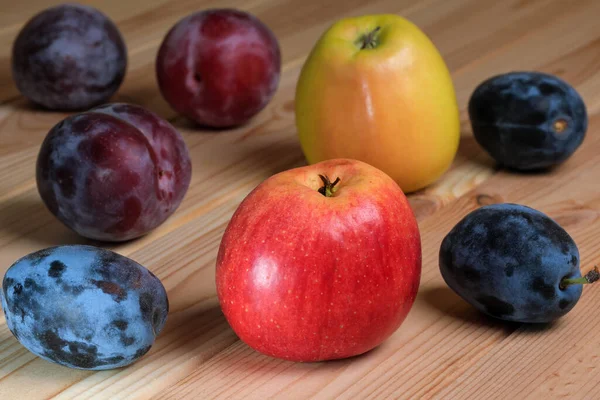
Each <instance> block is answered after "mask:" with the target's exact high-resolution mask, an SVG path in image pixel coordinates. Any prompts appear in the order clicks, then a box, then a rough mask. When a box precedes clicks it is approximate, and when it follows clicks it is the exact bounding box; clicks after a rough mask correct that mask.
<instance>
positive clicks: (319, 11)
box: [0, 0, 600, 399]
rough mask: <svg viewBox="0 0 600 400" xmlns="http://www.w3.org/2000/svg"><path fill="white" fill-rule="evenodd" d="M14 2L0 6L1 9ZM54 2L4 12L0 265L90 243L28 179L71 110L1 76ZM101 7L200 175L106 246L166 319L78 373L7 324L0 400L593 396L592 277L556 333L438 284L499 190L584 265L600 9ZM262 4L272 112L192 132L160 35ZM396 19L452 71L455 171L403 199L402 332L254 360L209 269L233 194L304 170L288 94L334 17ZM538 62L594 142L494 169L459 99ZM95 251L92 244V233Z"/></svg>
mask: <svg viewBox="0 0 600 400" xmlns="http://www.w3.org/2000/svg"><path fill="white" fill-rule="evenodd" d="M7 3H8V2H7ZM58 3H59V2H58V1H54V2H53V1H47V0H29V1H24V2H18V3H15V4H7V5H3V6H2V10H3V11H2V13H0V271H1V272H2V273H4V271H5V270H6V269H7V268H8V267H9V266H10V265H11V264H12V262H13V261H14V260H16V259H17V258H18V257H21V256H23V255H24V254H27V253H29V252H31V251H34V250H38V249H40V248H43V247H47V246H50V245H55V244H65V243H91V242H89V241H86V240H84V239H82V238H79V237H78V236H76V235H75V234H73V233H72V232H70V231H68V230H67V229H66V228H64V227H63V226H62V225H61V224H60V223H59V222H57V221H56V220H55V219H54V218H53V217H52V216H51V215H50V213H49V212H48V211H47V210H46V209H45V207H44V206H43V204H42V203H41V201H40V199H39V196H38V194H37V190H36V187H35V180H34V163H35V158H36V156H37V151H38V149H39V145H40V143H41V141H42V140H43V138H44V136H45V134H46V133H47V132H48V130H49V129H50V128H51V127H52V126H53V125H54V124H56V123H57V122H58V121H60V120H61V119H62V118H64V117H65V116H66V115H67V114H64V113H56V112H47V111H42V110H39V109H36V108H34V107H32V106H31V105H30V104H29V103H28V102H27V101H26V100H24V99H23V98H22V97H20V96H19V94H18V92H17V90H16V88H15V87H14V84H13V82H12V79H11V76H10V49H11V45H12V41H13V40H14V37H15V35H16V34H17V33H18V31H19V29H20V28H21V27H22V26H23V24H24V23H25V22H26V21H27V20H28V19H29V18H30V17H31V16H32V15H33V14H34V13H35V12H37V11H39V10H41V9H43V8H45V7H48V6H50V5H52V4H58ZM84 3H86V4H90V5H94V6H96V7H98V8H100V9H101V10H103V11H104V12H105V13H106V14H108V15H109V16H110V17H111V18H112V19H113V20H114V21H115V22H116V23H117V25H118V26H119V28H120V29H121V31H122V33H123V35H124V37H125V39H126V42H127V46H128V51H129V67H128V73H127V77H126V80H125V82H124V84H123V86H122V88H121V90H120V91H119V93H118V94H117V95H116V96H115V98H114V100H115V101H127V102H133V103H137V104H141V105H143V106H145V107H148V108H149V109H151V110H152V111H154V112H157V113H159V114H160V115H162V116H163V117H165V118H168V119H169V120H170V121H171V122H172V123H173V124H174V125H175V126H176V127H177V128H178V129H179V130H180V131H181V132H182V134H183V135H184V138H185V140H186V142H187V144H188V146H189V148H190V152H191V155H192V159H193V179H192V184H191V187H190V190H189V192H188V194H187V196H186V198H185V200H184V202H183V203H182V205H181V207H180V208H179V210H178V211H177V213H175V214H174V215H173V216H172V217H171V218H170V219H169V220H168V221H167V222H166V223H165V224H163V225H162V226H161V227H159V228H157V229H156V230H155V231H154V232H152V233H151V234H149V235H147V236H145V237H143V238H141V239H139V240H136V241H133V242H129V243H126V244H121V245H114V246H110V248H111V249H113V250H116V251H118V252H119V253H121V254H124V255H127V256H129V257H132V258H133V259H135V260H136V261H138V262H140V263H142V264H143V265H145V266H146V267H148V268H149V269H151V270H152V271H153V272H154V273H156V274H157V276H159V278H161V280H162V281H163V283H164V284H165V287H166V288H167V290H168V293H169V299H170V302H171V312H170V315H169V319H168V323H167V326H166V328H165V330H164V331H163V333H162V334H161V335H160V336H159V338H158V340H157V342H156V344H155V346H154V347H153V348H152V350H151V351H150V352H149V353H148V354H147V355H146V356H145V357H143V358H142V359H141V360H140V361H139V362H137V363H135V364H134V365H132V366H130V367H128V368H124V369H120V370H114V371H102V372H96V373H93V372H87V371H78V370H71V369H67V368H63V367H60V366H57V365H54V364H51V363H48V362H46V361H43V360H41V359H39V358H37V357H35V356H34V355H32V354H31V353H29V352H28V351H27V350H25V349H24V348H23V347H22V346H21V345H20V344H19V343H18V342H17V340H16V339H15V338H14V337H13V336H12V335H11V333H10V331H9V330H8V328H7V327H6V324H5V321H4V319H3V318H2V320H1V321H0V398H3V399H12V398H27V399H37V398H40V399H42V398H50V397H56V398H65V399H67V398H110V399H113V398H151V397H152V398H157V399H164V398H177V399H182V398H195V399H198V398H202V399H205V398H207V399H208V398H244V399H266V398H285V399H303V398H324V399H325V398H347V399H358V398H373V399H381V398H407V399H412V398H439V399H448V398H452V399H462V398H482V399H484V398H485V399H492V398H499V399H500V398H517V399H520V398H532V399H537V398H563V397H565V398H581V399H593V398H600V388H598V386H597V385H596V382H595V379H594V378H595V377H596V373H597V371H596V368H597V364H598V362H597V361H598V359H599V357H600V350H599V349H598V346H597V344H596V343H595V340H594V336H595V335H594V333H595V332H597V331H598V329H600V317H598V316H596V315H595V314H594V312H593V310H594V305H595V304H597V303H598V302H599V301H600V291H598V289H597V288H595V287H589V288H585V289H584V294H583V296H582V298H581V300H580V303H579V304H578V305H577V306H576V308H575V309H574V310H573V311H572V312H570V313H569V314H568V315H567V316H566V317H564V318H562V319H561V320H559V321H557V322H556V323H554V324H552V325H550V326H544V327H531V326H526V325H520V324H503V323H499V322H497V321H494V320H491V319H488V318H486V317H484V316H482V315H480V314H479V313H477V312H475V311H474V310H473V309H472V308H471V307H470V306H468V305H467V304H466V303H465V302H463V301H462V300H461V299H460V298H459V297H458V296H457V295H455V294H454V293H453V292H452V291H450V290H449V289H448V288H447V287H446V286H445V285H444V283H443V281H442V279H441V277H440V274H439V271H438V266H437V252H438V249H439V244H440V242H441V239H442V238H443V236H444V235H445V234H446V233H447V232H448V231H449V229H450V228H451V227H452V226H453V225H454V224H455V223H456V222H457V221H458V220H459V219H460V218H462V216H464V215H465V214H466V213H467V212H469V211H470V210H473V209H475V208H477V207H479V206H481V205H484V204H490V203H495V202H502V201H510V202H518V203H523V204H527V205H530V206H532V207H535V208H537V209H539V210H541V211H544V212H546V213H548V214H549V215H551V216H552V217H554V218H556V219H557V220H558V221H559V222H560V223H561V224H562V225H563V226H564V227H565V229H567V231H568V232H569V233H570V234H571V235H572V236H573V237H574V239H575V240H576V241H577V243H578V246H579V249H580V252H581V255H582V262H583V264H584V265H587V264H591V263H593V262H594V261H595V260H597V259H598V258H599V256H600V237H598V236H597V235H595V229H594V228H595V226H596V225H597V221H598V219H599V216H600V194H599V193H600V181H598V179H597V176H598V174H599V173H600V152H599V151H598V149H599V148H600V137H599V136H598V134H597V132H598V130H599V129H600V95H599V94H598V93H600V73H598V70H599V68H600V25H598V23H597V16H598V15H600V2H598V1H596V0H577V1H575V2H571V3H570V4H569V6H566V5H565V3H564V2H563V1H561V0H510V1H503V2H497V1H493V0H450V1H449V0H420V1H417V0H374V1H370V2H364V1H362V0H331V1H328V2H323V1H316V0H302V1H299V0H235V1H216V0H214V1H208V0H205V1H201V0H200V1H198V0H196V1H194V0H181V1H174V0H172V1H170V0H149V1H139V0H136V1H131V2H124V1H117V0H105V1H86V2H84ZM217 6H218V7H225V6H227V7H236V8H240V9H244V10H248V11H250V12H252V13H254V14H256V15H257V16H258V17H259V18H261V19H262V20H263V21H264V22H265V23H267V24H268V25H269V26H270V27H271V28H272V29H273V31H274V32H275V34H276V35H277V37H278V39H279V41H280V44H281V47H282V54H283V75H282V81H281V84H280V87H279V90H278V92H277V94H276V96H275V98H274V99H273V101H272V102H271V103H270V105H269V106H268V107H267V108H266V109H265V110H264V111H263V112H261V113H260V114H259V115H258V116H257V117H256V118H255V119H253V120H252V121H251V122H250V123H249V124H247V125H246V126H244V127H240V128H237V129H232V130H229V131H223V132H218V133H215V132H209V131H203V130H199V129H198V128H196V127H194V126H192V125H191V124H190V123H189V122H187V121H186V120H185V119H184V118H181V117H179V116H178V115H176V114H175V113H174V112H173V110H171V109H170V107H169V106H168V105H167V104H166V103H165V101H164V100H163V99H162V97H161V96H160V93H159V92H158V89H157V86H156V82H155V78H154V57H155V55H156V51H157V48H158V46H159V44H160V41H161V40H162V37H163V36H164V34H165V33H166V31H167V30H168V29H169V28H170V27H171V26H172V25H173V24H174V23H175V22H176V21H177V20H179V19H180V18H182V17H183V16H185V15H187V14H189V13H191V12H193V11H197V10H200V9H204V8H210V7H217ZM382 12H386V13H397V14H400V15H403V16H406V17H408V18H409V19H411V20H412V21H414V22H415V23H416V24H417V25H418V26H420V27H421V28H422V29H423V30H424V31H425V32H426V33H427V34H428V35H429V36H430V37H431V39H432V40H433V42H434V43H435V44H436V46H438V48H439V49H440V51H441V53H442V55H443V56H444V58H445V60H446V61H447V63H448V66H449V67H450V69H451V72H452V77H453V79H454V82H455V86H456V91H457V98H458V101H459V105H460V107H461V115H462V140H461V145H460V149H459V152H458V154H457V157H456V159H455V161H454V163H453V166H452V168H451V169H450V170H449V171H448V172H447V173H446V174H445V175H444V176H443V177H442V178H441V179H440V180H439V181H438V182H436V183H435V184H434V185H432V186H431V187H429V188H427V189H425V190H423V191H421V192H419V193H415V194H412V195H410V196H409V200H410V202H411V205H412V206H413V208H414V210H415V213H416V215H417V218H418V220H419V226H420V229H421V233H422V241H423V276H422V281H421V287H420V290H419V295H418V298H417V300H416V302H415V305H414V307H413V309H412V310H411V313H410V314H409V317H408V319H407V320H406V322H405V323H404V324H403V325H402V326H401V328H400V329H399V330H398V331H397V332H396V333H395V334H394V335H393V336H392V337H391V338H390V339H389V340H387V341H386V342H385V343H384V344H382V345H381V346H380V347H378V348H377V349H375V350H373V351H371V352H369V353H367V354H365V355H363V356H360V357H356V358H353V359H348V360H341V361H335V362H328V363H314V364H300V363H291V362H285V361H281V360H276V359H272V358H269V357H266V356H262V355H260V354H258V353H256V352H254V351H253V350H251V349H250V348H249V347H247V346H246V345H245V344H244V343H242V342H240V341H239V340H238V339H237V337H236V336H235V334H234V333H233V332H232V331H231V329H230V328H229V327H228V325H227V322H226V321H225V319H224V317H223V315H222V314H221V312H220V310H219V307H218V302H217V299H216V296H215V287H214V264H215V257H216V251H217V248H218V245H219V241H220V238H221V235H222V233H223V231H224V229H225V226H226V224H227V222H228V220H229V218H230V216H231V215H232V213H233V212H234V210H235V208H236V207H237V205H238V204H239V202H240V201H241V200H242V199H243V198H244V196H245V195H246V194H247V193H248V192H249V191H250V190H252V188H254V187H255V186H256V185H257V184H258V183H260V182H261V181H262V180H264V179H265V178H267V177H268V176H270V175H271V174H273V173H276V172H278V171H282V170H285V169H288V168H291V167H294V166H299V165H303V164H304V163H305V161H304V158H303V156H302V152H301V150H300V147H299V144H298V141H297V138H296V132H295V127H294V114H293V105H294V103H293V95H294V89H295V84H296V80H297V78H298V74H299V72H300V68H301V66H302V63H303V61H304V59H305V57H306V55H307V54H308V52H309V51H310V49H311V47H312V46H313V45H314V43H315V41H316V40H317V39H318V37H319V35H320V34H321V33H322V32H323V31H324V30H325V29H326V28H327V26H328V25H329V24H331V23H332V22H333V21H335V20H337V19H339V18H341V17H344V16H351V15H361V14H371V13H382ZM525 69H536V70H540V71H545V72H549V73H553V74H556V75H558V76H561V77H563V78H564V79H566V80H568V81H569V82H570V83H572V84H573V85H574V86H575V87H576V88H577V90H579V91H580V93H581V94H582V96H583V97H584V100H585V102H586V104H587V106H588V111H589V113H590V116H591V119H590V127H589V131H588V137H587V138H586V140H585V142H584V144H583V146H582V147H581V148H580V149H579V150H578V151H577V152H576V153H575V156H574V157H573V158H571V159H570V160H569V161H568V162H566V163H565V164H564V165H562V166H561V167H559V168H557V169H555V170H553V171H550V172H548V173H545V174H530V175H525V174H514V173H509V172H507V171H503V170H498V169H497V168H496V167H495V166H494V163H493V162H492V160H491V159H490V158H489V157H488V156H487V155H486V154H485V153H483V152H482V150H481V149H480V148H479V146H478V145H477V144H476V142H475V141H474V139H473V137H472V135H471V132H470V126H469V124H468V120H467V116H466V112H465V107H466V103H467V101H468V98H469V96H470V94H471V92H472V90H473V89H474V87H475V86H476V85H477V84H478V83H479V82H480V81H482V80H483V79H485V78H487V77H489V76H491V75H494V74H496V73H501V72H506V71H510V70H525ZM94 244H97V243H94Z"/></svg>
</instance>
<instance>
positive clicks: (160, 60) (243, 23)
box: [156, 9, 281, 127]
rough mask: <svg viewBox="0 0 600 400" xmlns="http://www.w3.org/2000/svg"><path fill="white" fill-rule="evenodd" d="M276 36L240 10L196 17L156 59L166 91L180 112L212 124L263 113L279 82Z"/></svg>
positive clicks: (171, 36) (175, 31) (170, 37)
mask: <svg viewBox="0 0 600 400" xmlns="http://www.w3.org/2000/svg"><path fill="white" fill-rule="evenodd" d="M280 70H281V55H280V50H279V44H278V42H277V39H276V37H275V35H274V34H273V32H271V30H270V29H269V28H268V27H267V26H266V25H265V24H263V23H262V22H261V21H260V20H259V19H258V18H256V17H255V16H253V15H251V14H249V13H246V12H243V11H238V10H235V9H211V10H205V11H200V12H197V13H195V14H191V15H189V16H187V17H185V18H183V19H182V20H181V21H179V22H178V23H177V24H176V25H175V26H174V27H173V28H172V29H171V30H170V31H169V32H168V33H167V35H166V37H165V39H164V40H163V43H162V45H161V46H160V49H159V52H158V56H157V59H156V74H157V79H158V85H159V87H160V90H161V92H162V94H163V96H164V98H165V99H166V100H167V102H168V103H169V104H171V106H172V107H173V108H174V109H175V110H176V111H177V112H179V113H181V114H183V115H185V116H186V117H188V118H190V119H192V120H194V121H196V122H198V123H200V124H202V125H206V126H211V127H230V126H234V125H239V124H242V123H244V122H246V121H247V120H249V119H250V118H251V117H253V116H254V115H255V114H257V113H258V112H259V111H260V110H262V109H263V108H264V107H265V106H266V105H267V103H268V102H269V100H271V97H273V94H274V93H275V91H276V89H277V86H278V84H279V75H280Z"/></svg>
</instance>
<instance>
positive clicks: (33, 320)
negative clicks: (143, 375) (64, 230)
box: [2, 245, 169, 370]
mask: <svg viewBox="0 0 600 400" xmlns="http://www.w3.org/2000/svg"><path fill="white" fill-rule="evenodd" d="M2 308H3V310H4V314H5V316H6V322H7V325H8V328H9V329H10V331H11V332H12V333H13V335H14V336H15V337H16V338H17V339H18V340H19V342H21V344H22V345H23V346H25V347H26V348H27V349H28V350H30V351H31V352H32V353H34V354H36V355H38V356H39V357H41V358H43V359H46V360H48V361H51V362H54V363H57V364H61V365H64V366H67V367H71V368H78V369H86V370H103V369H112V368H118V367H123V366H126V365H129V364H131V363H133V362H134V361H136V360H137V359H139V358H140V357H142V356H143V355H144V354H146V352H148V351H149V350H150V348H151V346H152V344H153V343H154V341H155V339H156V337H157V335H158V334H159V333H160V332H161V330H162V329H163V327H164V324H165V321H166V318H167V313H168V309H169V303H168V299H167V293H166V291H165V288H164V287H163V285H162V283H161V282H160V280H159V279H158V278H157V277H156V276H155V275H154V274H152V273H151V272H150V271H149V270H147V269H146V268H144V267H143V266H141V265H140V264H138V263H136V262H135V261H133V260H131V259H129V258H127V257H124V256H121V255H119V254H117V253H114V252H112V251H109V250H105V249H101V248H96V247H92V246H83V245H68V246H58V247H51V248H47V249H43V250H40V251H37V252H35V253H32V254H29V255H27V256H25V257H23V258H21V259H20V260H18V261H17V262H15V263H14V264H13V265H12V266H11V267H10V268H9V269H8V270H7V272H6V274H5V276H4V280H3V283H2Z"/></svg>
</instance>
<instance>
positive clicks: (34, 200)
mask: <svg viewBox="0 0 600 400" xmlns="http://www.w3.org/2000/svg"><path fill="white" fill-rule="evenodd" d="M0 240H6V242H7V243H11V242H17V241H23V240H25V241H27V242H33V243H35V247H36V248H40V249H41V248H45V247H51V246H57V245H63V244H89V245H98V243H97V242H95V241H92V240H88V239H85V238H83V237H81V236H79V235H77V234H76V233H75V232H73V231H71V230H70V229H68V228H67V227H66V226H64V225H63V224H62V223H61V222H60V221H58V220H57V219H56V218H55V217H54V216H53V215H52V214H51V213H50V212H49V211H48V209H47V208H46V206H45V205H44V203H43V202H42V200H41V199H39V197H38V196H37V193H35V194H33V193H27V195H25V196H20V195H17V196H15V197H13V198H10V199H7V200H4V201H2V203H1V204H0Z"/></svg>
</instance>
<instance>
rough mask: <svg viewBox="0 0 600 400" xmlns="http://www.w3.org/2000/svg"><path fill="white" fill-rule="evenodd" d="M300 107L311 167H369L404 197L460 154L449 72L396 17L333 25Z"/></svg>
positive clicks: (308, 71) (301, 89)
mask: <svg viewBox="0 0 600 400" xmlns="http://www.w3.org/2000/svg"><path fill="white" fill-rule="evenodd" d="M295 107H296V125H297V129H298V135H299V139H300V144H301V146H302V150H303V152H304V154H305V156H306V159H307V161H308V162H309V163H310V164H314V163H317V162H320V161H323V160H326V159H334V158H353V159H357V160H360V161H364V162H367V163H369V164H371V165H373V166H375V167H377V168H379V169H380V170H382V171H384V172H386V173H387V174H388V175H390V176H391V177H392V178H393V179H394V180H395V181H396V182H397V183H398V185H399V186H400V187H401V188H402V190H403V191H404V192H405V193H408V192H413V191H416V190H418V189H421V188H424V187H426V186H428V185H429V184H431V183H433V182H434V181H435V180H437V179H438V178H439V177H440V176H441V175H442V174H443V173H444V172H445V171H446V170H447V169H448V167H449V166H450V164H451V163H452V160H453V159H454V156H455V155H456V151H457V149H458V142H459V139H460V120H459V111H458V106H457V102H456V95H455V92H454V86H453V84H452V78H451V76H450V73H449V71H448V68H447V66H446V64H445V62H444V60H443V59H442V56H441V55H440V53H439V51H438V50H437V48H436V47H435V46H434V44H433V43H432V42H431V40H430V39H429V38H428V37H427V36H426V35H425V34H424V33H423V32H422V31H421V30H420V29H419V28H418V27H417V26H415V25H414V24H413V23H411V22H410V21H408V20H406V19H404V18H402V17H400V16H397V15H389V14H384V15H370V16H362V17H356V18H347V19H343V20H340V21H338V22H336V23H335V24H333V25H332V26H331V27H330V28H329V29H328V30H327V31H326V32H325V33H324V34H323V35H322V36H321V38H320V39H319V40H318V42H317V43H316V45H315V47H314V48H313V49H312V51H311V53H310V54H309V56H308V59H307V60H306V62H305V63H304V66H303V68H302V72H301V74H300V78H299V80H298V84H297V87H296V106H295Z"/></svg>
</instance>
